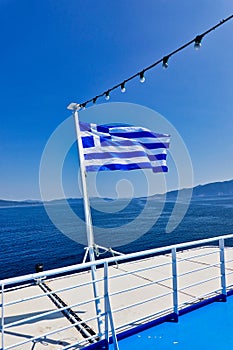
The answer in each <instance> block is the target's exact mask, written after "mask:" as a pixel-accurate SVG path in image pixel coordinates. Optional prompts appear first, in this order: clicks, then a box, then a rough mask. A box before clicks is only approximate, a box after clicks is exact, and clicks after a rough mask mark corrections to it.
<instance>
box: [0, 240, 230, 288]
mask: <svg viewBox="0 0 233 350" xmlns="http://www.w3.org/2000/svg"><path fill="white" fill-rule="evenodd" d="M230 238H233V234H230V235H223V236H217V237H213V238H206V239H202V240H196V241H191V242H185V243H179V244H172V245H169V246H166V247H160V248H154V249H149V250H146V251H140V252H136V253H130V254H125V255H119V256H114V257H111V258H107V259H100V260H95V261H94V262H93V261H90V262H86V263H82V264H76V265H71V266H66V267H61V268H58V269H53V270H47V271H44V272H39V273H33V274H28V275H24V276H20V277H12V278H7V279H3V280H0V285H5V286H7V285H9V284H17V283H22V282H25V281H28V280H36V279H38V278H42V277H46V276H47V277H49V276H55V275H60V274H64V273H69V272H72V271H75V270H76V271H78V270H86V269H88V268H90V267H91V266H94V265H95V266H101V265H103V264H104V262H105V261H107V262H108V264H111V263H114V262H119V261H124V260H129V259H134V258H140V257H143V256H148V255H153V254H157V253H161V252H165V251H170V250H171V249H173V248H176V249H177V250H179V249H182V248H187V247H192V246H196V245H202V244H206V243H212V242H215V241H219V240H220V239H230Z"/></svg>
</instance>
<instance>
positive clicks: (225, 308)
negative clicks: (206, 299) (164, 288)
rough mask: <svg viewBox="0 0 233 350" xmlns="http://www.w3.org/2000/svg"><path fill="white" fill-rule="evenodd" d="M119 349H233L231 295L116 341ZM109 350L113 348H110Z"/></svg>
mask: <svg viewBox="0 0 233 350" xmlns="http://www.w3.org/2000/svg"><path fill="white" fill-rule="evenodd" d="M119 348H120V350H135V349H137V350H144V349H146V350H152V349H153V350H171V349H173V350H175V349H179V350H192V349H193V350H194V349H195V350H199V349H205V350H209V349H211V350H215V349H216V350H230V349H233V296H231V297H228V299H227V302H215V303H213V304H210V305H207V306H204V307H202V308H200V309H198V310H195V311H192V312H190V313H188V314H185V315H183V316H180V317H179V322H178V323H172V322H166V323H163V324H161V325H158V326H155V327H153V328H150V329H147V330H145V331H142V332H140V333H138V334H136V335H133V336H131V337H129V338H126V339H123V340H121V341H120V342H119ZM110 349H111V350H112V349H113V347H112V346H111V347H110Z"/></svg>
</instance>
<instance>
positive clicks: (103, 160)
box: [80, 122, 170, 173]
mask: <svg viewBox="0 0 233 350" xmlns="http://www.w3.org/2000/svg"><path fill="white" fill-rule="evenodd" d="M80 132H81V138H82V144H83V152H84V159H85V168H86V171H87V172H89V171H106V170H134V169H152V170H153V172H155V173H157V172H167V171H168V168H167V164H166V158H167V149H168V147H169V143H170V136H169V135H166V134H157V133H154V132H152V131H150V130H148V129H146V128H143V127H138V126H126V125H120V124H117V125H96V124H89V123H82V122H80Z"/></svg>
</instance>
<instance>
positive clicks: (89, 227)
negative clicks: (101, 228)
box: [67, 103, 103, 334]
mask: <svg viewBox="0 0 233 350" xmlns="http://www.w3.org/2000/svg"><path fill="white" fill-rule="evenodd" d="M67 108H68V109H69V110H72V111H73V117H74V123H75V130H76V138H77V145H78V154H79V161H80V173H81V183H82V190H83V203H84V214H85V222H86V232H87V244H88V248H87V249H88V252H89V258H90V261H95V252H94V235H93V225H92V218H91V210H90V203H89V197H88V191H87V181H86V170H85V165H84V154H83V145H82V138H81V132H80V125H79V115H78V111H79V109H80V106H79V104H77V103H71V104H70V105H69V106H68V107H67ZM91 274H92V281H93V292H94V297H95V307H96V313H97V316H100V314H101V308H100V299H99V295H98V289H97V283H96V267H95V266H92V267H91ZM102 325H103V322H102V320H101V318H100V317H98V329H99V333H100V334H102Z"/></svg>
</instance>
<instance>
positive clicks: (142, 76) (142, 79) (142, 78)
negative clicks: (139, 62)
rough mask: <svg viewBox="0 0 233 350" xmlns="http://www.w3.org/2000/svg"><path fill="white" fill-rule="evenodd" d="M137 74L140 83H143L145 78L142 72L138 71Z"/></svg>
mask: <svg viewBox="0 0 233 350" xmlns="http://www.w3.org/2000/svg"><path fill="white" fill-rule="evenodd" d="M139 75H140V82H141V83H144V82H145V80H146V79H145V77H144V72H140V74H139Z"/></svg>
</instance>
